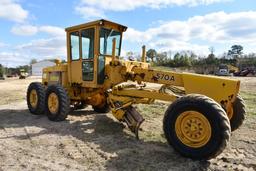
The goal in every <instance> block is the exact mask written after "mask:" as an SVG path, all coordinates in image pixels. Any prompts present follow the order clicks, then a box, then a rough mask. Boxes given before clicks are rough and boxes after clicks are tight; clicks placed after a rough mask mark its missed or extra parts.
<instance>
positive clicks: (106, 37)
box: [100, 28, 121, 55]
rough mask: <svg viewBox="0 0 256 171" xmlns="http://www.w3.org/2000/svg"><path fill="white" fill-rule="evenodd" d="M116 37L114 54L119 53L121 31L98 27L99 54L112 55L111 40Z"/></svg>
mask: <svg viewBox="0 0 256 171" xmlns="http://www.w3.org/2000/svg"><path fill="white" fill-rule="evenodd" d="M114 38H116V54H117V55H120V46H121V33H120V32H118V31H115V30H113V29H106V28H101V29H100V54H102V55H112V40H113V39H114Z"/></svg>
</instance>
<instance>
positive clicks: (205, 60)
mask: <svg viewBox="0 0 256 171" xmlns="http://www.w3.org/2000/svg"><path fill="white" fill-rule="evenodd" d="M209 50H210V53H209V55H208V56H200V55H197V54H195V53H194V52H193V51H181V52H176V53H175V54H172V52H171V51H169V52H160V53H158V52H157V51H156V50H155V49H149V50H148V51H147V53H146V56H147V61H148V62H151V63H152V64H153V65H155V66H166V67H188V68H189V67H207V66H215V67H217V66H219V65H220V64H229V65H232V66H236V67H238V68H240V69H243V68H245V67H256V53H250V54H244V53H243V46H241V45H233V46H232V47H231V48H230V50H228V52H226V53H223V54H222V55H219V56H216V55H215V54H214V48H213V47H210V48H209ZM129 55H132V52H128V56H129Z"/></svg>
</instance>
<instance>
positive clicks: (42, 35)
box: [0, 0, 256, 66]
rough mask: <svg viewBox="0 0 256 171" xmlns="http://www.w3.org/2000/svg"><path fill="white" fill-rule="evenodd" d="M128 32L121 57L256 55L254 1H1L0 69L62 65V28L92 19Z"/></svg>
mask: <svg viewBox="0 0 256 171" xmlns="http://www.w3.org/2000/svg"><path fill="white" fill-rule="evenodd" d="M101 18H104V19H108V20H112V21H114V22H118V23H121V24H123V25H126V26H128V27H129V28H128V30H127V31H126V33H125V35H124V43H123V50H122V54H124V53H125V52H127V51H130V50H131V51H136V52H139V51H140V49H141V46H142V45H143V44H145V45H146V46H147V48H155V49H156V50H157V51H166V50H171V51H179V50H193V51H195V52H196V53H199V54H208V53H209V50H208V49H209V47H210V46H214V47H215V50H216V51H215V53H216V54H221V53H223V52H225V51H228V49H229V48H230V46H232V45H233V44H241V45H242V46H244V52H245V53H249V52H256V2H255V0H73V1H70V0H48V1H46V0H0V31H1V33H0V63H2V64H4V65H8V66H17V65H23V64H27V63H29V61H30V60H31V58H36V59H38V60H42V59H48V58H56V57H60V58H62V59H66V46H65V43H66V42H65V31H64V28H65V27H68V26H72V25H76V24H81V23H85V22H88V21H92V20H96V19H101Z"/></svg>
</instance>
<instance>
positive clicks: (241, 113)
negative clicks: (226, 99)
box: [230, 95, 246, 131]
mask: <svg viewBox="0 0 256 171" xmlns="http://www.w3.org/2000/svg"><path fill="white" fill-rule="evenodd" d="M245 115H246V111H245V102H244V100H243V99H242V97H241V96H240V95H238V96H237V97H236V100H235V102H234V103H233V113H232V116H231V118H230V125H231V131H235V130H237V129H238V128H239V127H240V126H241V125H242V124H243V121H244V119H245Z"/></svg>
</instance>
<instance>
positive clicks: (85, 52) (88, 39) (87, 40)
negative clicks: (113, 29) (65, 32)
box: [81, 28, 94, 59]
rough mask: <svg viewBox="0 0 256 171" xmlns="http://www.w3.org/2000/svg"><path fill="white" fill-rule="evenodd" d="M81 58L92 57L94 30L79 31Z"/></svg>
mask: <svg viewBox="0 0 256 171" xmlns="http://www.w3.org/2000/svg"><path fill="white" fill-rule="evenodd" d="M81 39H82V58H83V59H92V58H93V56H94V28H90V29H86V30H82V31H81Z"/></svg>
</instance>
